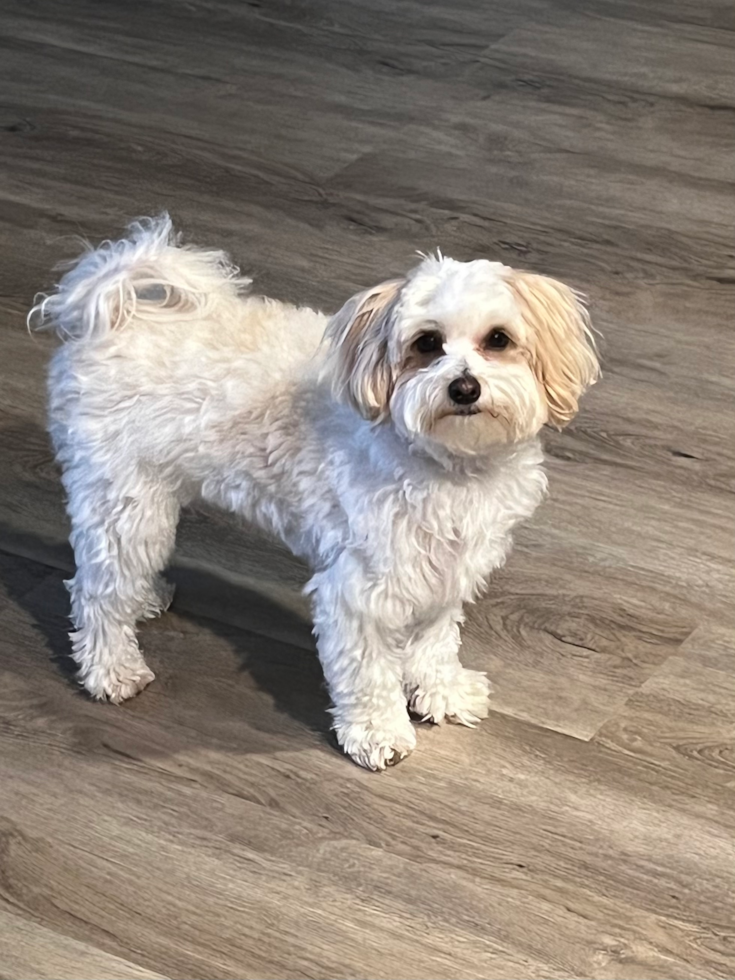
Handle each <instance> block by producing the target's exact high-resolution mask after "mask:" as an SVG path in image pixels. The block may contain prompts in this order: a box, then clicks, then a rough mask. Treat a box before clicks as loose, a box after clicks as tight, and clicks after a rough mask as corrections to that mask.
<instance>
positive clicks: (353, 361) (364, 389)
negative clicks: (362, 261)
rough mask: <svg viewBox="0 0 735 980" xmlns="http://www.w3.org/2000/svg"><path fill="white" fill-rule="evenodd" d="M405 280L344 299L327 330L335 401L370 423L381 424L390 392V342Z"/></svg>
mask: <svg viewBox="0 0 735 980" xmlns="http://www.w3.org/2000/svg"><path fill="white" fill-rule="evenodd" d="M404 283H405V279H390V280H389V281H388V282H383V283H381V284H380V285H379V286H374V287H373V288H372V289H366V290H365V291H364V292H362V293H358V294H357V295H356V296H353V297H352V298H351V299H348V300H347V302H346V303H345V305H344V306H343V307H342V309H341V310H340V311H339V312H338V313H335V315H334V316H333V317H332V318H331V320H330V321H329V323H328V325H327V330H326V334H325V339H326V340H327V341H328V342H329V343H330V344H331V347H332V352H331V357H330V359H329V364H330V368H331V374H332V385H333V390H334V393H335V395H336V397H337V398H339V399H340V400H342V401H346V402H348V403H349V404H351V405H353V406H354V407H355V408H356V409H357V410H358V412H360V414H361V415H362V416H363V417H364V418H366V419H369V420H371V421H379V420H381V419H383V418H385V416H386V414H387V410H388V402H389V401H390V396H391V394H392V391H393V371H392V369H391V366H390V363H389V360H388V342H389V338H390V332H391V326H392V323H393V319H394V317H395V313H396V309H397V306H398V301H399V298H400V293H401V288H402V287H403V285H404Z"/></svg>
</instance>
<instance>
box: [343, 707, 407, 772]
mask: <svg viewBox="0 0 735 980" xmlns="http://www.w3.org/2000/svg"><path fill="white" fill-rule="evenodd" d="M334 730H335V733H336V735H337V741H338V742H339V744H340V745H341V746H342V749H343V751H344V752H345V755H348V756H349V757H350V758H351V759H352V760H353V762H356V763H357V764H358V766H363V768H365V769H373V770H380V769H385V768H386V767H387V766H395V765H397V764H398V763H399V762H401V761H402V760H403V759H405V758H406V756H407V755H410V754H411V752H413V750H414V749H415V748H416V733H415V732H414V730H413V725H412V724H411V722H410V721H409V719H408V716H406V720H405V723H400V724H399V723H398V722H396V723H395V724H385V723H384V724H381V725H378V724H376V725H360V724H354V723H353V724H337V725H335V727H334Z"/></svg>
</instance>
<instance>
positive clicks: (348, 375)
mask: <svg viewBox="0 0 735 980" xmlns="http://www.w3.org/2000/svg"><path fill="white" fill-rule="evenodd" d="M327 337H328V339H329V341H330V342H331V344H332V347H333V358H332V367H333V383H334V386H335V392H336V394H337V395H338V397H340V398H343V399H346V400H348V401H350V402H351V403H352V404H353V405H354V406H355V407H356V408H357V410H358V411H359V412H360V413H361V414H362V415H363V416H365V417H366V418H368V419H371V420H374V421H387V420H389V419H390V420H391V421H392V423H393V425H395V427H396V429H397V430H398V431H399V432H400V433H401V434H402V435H403V436H404V437H405V438H406V439H407V440H409V442H412V443H414V444H418V445H421V446H422V447H423V448H424V449H426V450H427V451H429V452H432V450H433V451H440V452H441V453H446V452H447V451H448V452H449V453H451V454H453V455H457V456H477V455H481V454H483V453H485V452H488V451H490V450H491V447H493V446H494V445H497V444H499V443H510V442H517V441H521V440H524V439H528V438H530V437H531V436H534V435H535V434H536V433H537V432H538V431H539V429H540V428H541V426H542V425H544V423H546V422H548V423H550V424H552V425H556V426H558V427H561V426H563V425H566V423H567V422H569V421H570V419H571V418H573V416H574V415H575V414H576V411H577V403H578V400H579V397H580V395H581V394H582V392H583V391H584V390H585V389H586V388H587V387H588V386H589V385H590V384H592V383H593V382H594V381H595V380H596V378H597V375H598V373H599V365H598V361H597V356H596V353H595V347H594V343H593V340H592V336H591V333H590V330H589V323H588V318H587V313H586V310H585V308H584V306H583V305H582V303H581V301H580V299H579V297H578V296H577V295H576V294H575V293H574V292H573V291H572V290H571V289H569V288H568V287H567V286H565V285H563V284H562V283H560V282H556V281H555V280H553V279H548V278H546V277H545V276H537V275H532V274H531V273H526V272H518V271H516V270H514V269H511V268H509V267H508V266H504V265H501V264H500V263H497V262H487V261H485V260H479V261H475V262H456V261H454V260H453V259H446V258H442V257H441V256H438V257H436V258H434V257H429V258H426V259H424V261H423V262H422V263H421V264H420V265H419V266H418V267H417V268H416V269H414V270H413V271H412V272H411V273H410V274H409V275H408V276H407V277H406V279H403V280H393V281H390V282H385V283H382V284H381V285H379V286H376V287H375V288H374V289H369V290H366V291H365V292H363V293H360V294H358V295H357V296H354V297H353V298H352V299H350V300H349V301H348V302H347V303H346V304H345V306H344V307H343V308H342V309H341V310H340V311H339V313H337V314H336V315H335V316H334V317H333V318H332V319H331V321H330V323H329V326H328V328H327Z"/></svg>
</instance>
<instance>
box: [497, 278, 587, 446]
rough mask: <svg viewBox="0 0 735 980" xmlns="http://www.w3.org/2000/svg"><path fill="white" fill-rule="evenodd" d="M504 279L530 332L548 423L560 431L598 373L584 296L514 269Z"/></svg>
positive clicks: (532, 362) (562, 284)
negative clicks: (544, 398)
mask: <svg viewBox="0 0 735 980" xmlns="http://www.w3.org/2000/svg"><path fill="white" fill-rule="evenodd" d="M508 282H509V284H510V287H511V289H512V290H513V292H514V294H515V297H516V301H517V303H518V305H519V307H520V310H521V315H522V316H523V319H524V321H525V323H526V326H527V327H528V328H529V331H530V333H531V338H530V348H531V366H532V367H533V370H534V372H535V374H536V377H537V378H538V380H539V382H540V383H541V385H542V386H543V388H544V391H545V392H546V400H547V402H548V406H549V423H550V424H551V425H555V426H557V428H560V429H561V428H562V427H563V426H565V425H566V424H567V423H568V422H570V421H571V420H572V419H573V418H574V416H575V415H576V414H577V408H578V403H579V398H580V396H581V395H582V394H583V393H584V392H585V391H586V390H587V388H589V386H590V385H592V384H594V383H595V381H597V379H598V377H599V374H600V364H599V361H598V359H597V347H596V345H595V340H594V337H593V336H592V330H591V329H590V320H589V314H588V312H587V309H586V307H585V305H584V302H583V300H582V297H581V296H580V295H579V294H578V293H576V292H575V291H574V290H573V289H570V288H569V286H565V285H564V283H562V282H557V280H556V279H549V278H548V277H547V276H537V275H533V274H532V273H530V272H518V271H516V270H513V271H512V272H511V274H510V275H509V276H508Z"/></svg>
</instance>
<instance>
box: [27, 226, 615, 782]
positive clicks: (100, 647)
mask: <svg viewBox="0 0 735 980" xmlns="http://www.w3.org/2000/svg"><path fill="white" fill-rule="evenodd" d="M249 285H250V280H248V279H244V278H242V277H240V275H239V272H238V270H237V269H235V268H233V266H232V265H231V264H230V263H229V261H228V259H227V257H226V256H225V255H224V254H223V253H222V252H216V251H202V250H199V249H195V248H192V247H189V246H183V247H182V246H181V245H180V244H179V241H178V238H177V237H176V236H174V235H173V233H172V229H171V222H170V220H169V218H168V216H166V215H164V216H162V217H161V218H158V219H155V220H143V221H140V222H137V223H135V224H133V225H132V226H131V227H130V229H129V234H128V237H127V238H125V239H123V240H122V241H118V242H105V243H104V244H103V245H102V246H100V248H98V249H97V250H95V251H88V252H86V253H85V254H84V255H82V257H81V258H80V259H79V260H78V261H77V262H76V263H75V264H74V265H73V266H72V267H71V268H70V269H69V271H68V272H66V274H65V275H64V277H63V278H62V280H61V282H60V284H59V286H58V288H57V290H56V291H55V292H54V293H53V294H52V295H50V296H47V297H46V298H45V299H43V301H42V302H40V303H38V304H37V306H36V307H34V313H35V314H36V315H37V318H38V317H40V319H41V323H42V324H50V325H53V326H54V327H55V328H56V329H57V331H58V333H59V334H60V335H61V337H62V338H63V339H64V340H65V341H66V343H65V344H63V345H62V346H61V347H60V348H59V350H58V351H57V353H56V354H55V356H54V358H53V361H52V364H51V368H50V377H49V389H50V432H51V436H52V439H53V442H54V446H55V448H56V453H57V458H58V461H59V463H60V464H61V467H62V469H63V481H64V486H65V488H66V492H67V494H68V510H69V515H70V517H71V523H72V534H71V542H72V545H73V547H74V553H75V556H76V563H77V572H76V575H75V576H74V578H73V579H72V580H71V581H70V582H69V583H68V585H69V589H70V592H71V600H72V619H73V623H74V626H75V631H74V632H73V633H71V639H72V644H73V654H72V655H73V657H74V659H75V660H76V662H77V663H78V664H79V677H80V680H81V683H83V684H84V686H85V687H86V688H87V690H88V691H89V692H90V694H92V695H93V696H94V697H96V698H101V699H104V698H107V699H109V700H110V701H114V702H119V701H122V700H123V699H125V698H129V697H132V696H133V695H134V694H136V693H137V692H138V691H140V690H142V689H143V688H144V687H145V686H146V685H147V684H149V683H150V682H151V681H152V680H153V673H152V672H151V670H150V669H149V668H148V666H147V665H146V663H145V661H144V660H143V657H142V655H141V652H140V649H139V647H138V643H137V640H136V634H135V624H136V621H137V620H139V619H142V618H145V617H149V616H153V615H156V614H157V613H159V612H161V611H162V610H164V609H165V608H166V607H167V606H168V604H169V602H170V600H171V590H170V588H169V586H168V585H167V584H166V583H165V581H164V580H163V579H162V578H161V577H160V573H161V571H162V570H163V568H164V566H165V565H166V563H167V561H168V559H169V557H170V555H171V552H172V549H173V547H174V538H175V534H176V525H177V521H178V518H179V511H180V508H181V507H182V505H185V504H187V503H189V502H190V501H192V500H194V499H195V498H197V497H200V498H203V499H204V500H207V501H212V502H214V503H217V504H219V505H220V506H222V507H224V508H226V509H227V510H230V511H234V512H235V513H237V514H240V515H242V516H243V517H245V518H246V519H247V520H249V521H253V522H255V523H256V524H258V525H260V526H261V527H262V528H265V529H266V530H267V531H269V532H271V533H273V534H275V535H277V536H278V537H280V538H281V539H282V540H283V541H284V542H285V543H286V544H287V545H288V546H289V548H291V550H292V551H293V552H294V553H295V554H297V555H299V556H300V557H302V558H304V559H306V560H307V561H308V562H309V564H310V566H311V568H312V569H313V575H312V577H311V580H310V582H309V585H308V587H307V590H308V592H309V593H310V594H311V596H312V598H313V609H314V624H315V634H316V636H317V639H318V647H319V657H320V660H321V663H322V665H323V668H324V673H325V676H326V680H327V684H328V686H329V692H330V695H331V698H332V702H333V708H332V715H333V717H334V729H335V731H336V735H337V739H338V740H339V743H340V745H341V746H342V747H343V749H344V751H345V752H346V753H347V754H348V755H349V756H351V757H352V758H353V759H354V760H355V762H358V763H359V764H360V765H362V766H366V767H368V768H369V769H383V768H384V767H385V766H387V765H391V764H393V763H395V762H398V761H400V760H401V759H403V758H404V757H405V756H406V755H408V754H409V752H411V750H412V749H413V748H414V746H415V744H416V736H415V733H414V729H413V727H412V725H411V721H410V719H409V714H408V711H407V706H408V707H409V708H410V709H411V711H413V712H414V713H415V714H416V715H418V716H419V717H420V718H421V719H423V720H428V721H433V722H437V723H438V722H442V721H444V720H445V719H447V720H450V721H455V722H459V723H461V724H463V725H469V726H472V725H474V724H475V723H476V722H477V721H478V720H479V719H481V718H484V717H485V716H486V715H487V712H488V694H489V691H490V685H489V683H488V680H487V678H486V677H485V675H484V674H482V673H479V672H477V671H472V670H467V669H465V668H464V667H462V665H461V664H460V662H459V659H458V649H459V646H460V632H459V625H460V623H461V622H462V618H463V616H462V605H463V603H465V602H468V601H472V600H473V599H474V598H475V597H476V596H477V595H478V593H479V592H480V591H481V590H482V588H483V586H484V584H485V581H486V579H487V576H488V575H489V573H490V572H491V571H492V570H493V569H494V568H498V567H499V566H500V565H501V564H502V563H503V561H504V559H505V557H506V554H507V553H508V550H509V548H510V543H511V531H512V529H513V527H514V525H516V524H517V523H518V521H520V520H522V519H523V518H526V517H528V516H529V515H530V514H532V513H533V511H534V510H535V509H536V507H537V505H538V504H539V502H540V501H541V499H542V497H543V495H544V492H545V488H546V478H545V476H544V473H543V470H542V465H541V464H542V454H541V449H540V447H539V442H538V438H537V437H538V433H539V430H540V429H541V427H542V426H543V425H544V424H545V423H550V424H552V425H556V426H563V425H564V424H565V423H567V422H568V421H569V420H570V419H571V418H572V417H573V416H574V414H575V413H576V411H577V403H578V399H579V397H580V395H581V393H582V392H583V391H584V390H585V389H586V388H587V386H588V385H590V384H591V383H592V382H594V381H595V379H596V378H597V375H598V362H597V357H596V354H595V346H594V343H593V340H592V337H591V333H590V329H589V324H588V319H587V314H586V311H585V309H584V306H583V305H582V303H581V301H580V297H579V296H578V295H577V294H576V293H574V292H573V291H572V290H571V289H569V288H568V287H567V286H564V285H563V284H562V283H559V282H556V281H554V280H553V279H548V278H546V277H544V276H538V275H532V274H530V273H527V272H519V271H516V270H513V269H511V268H509V267H508V266H505V265H501V264H500V263H497V262H488V261H485V260H479V261H475V262H456V261H454V260H453V259H448V258H444V257H442V256H441V255H440V254H437V256H427V257H425V258H423V261H422V262H421V263H420V264H419V265H418V266H417V267H416V268H415V269H413V270H412V271H411V272H410V273H409V274H408V275H407V276H406V277H405V278H403V279H395V280H391V281H390V282H384V283H382V284H381V285H378V286H375V287H373V288H372V289H367V290H365V291H364V292H362V293H359V294H358V295H357V296H354V297H353V298H352V299H350V300H348V301H347V303H346V304H345V306H344V307H343V308H342V309H341V310H340V311H339V312H338V313H337V314H336V315H335V316H333V317H332V318H331V319H328V318H327V317H326V316H324V315H323V314H321V313H318V312H315V311H314V310H310V309H303V308H298V307H294V306H289V305H287V304H284V303H279V302H276V301H274V300H271V299H266V298H263V297H260V296H252V295H250V294H249V293H248V287H249Z"/></svg>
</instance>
